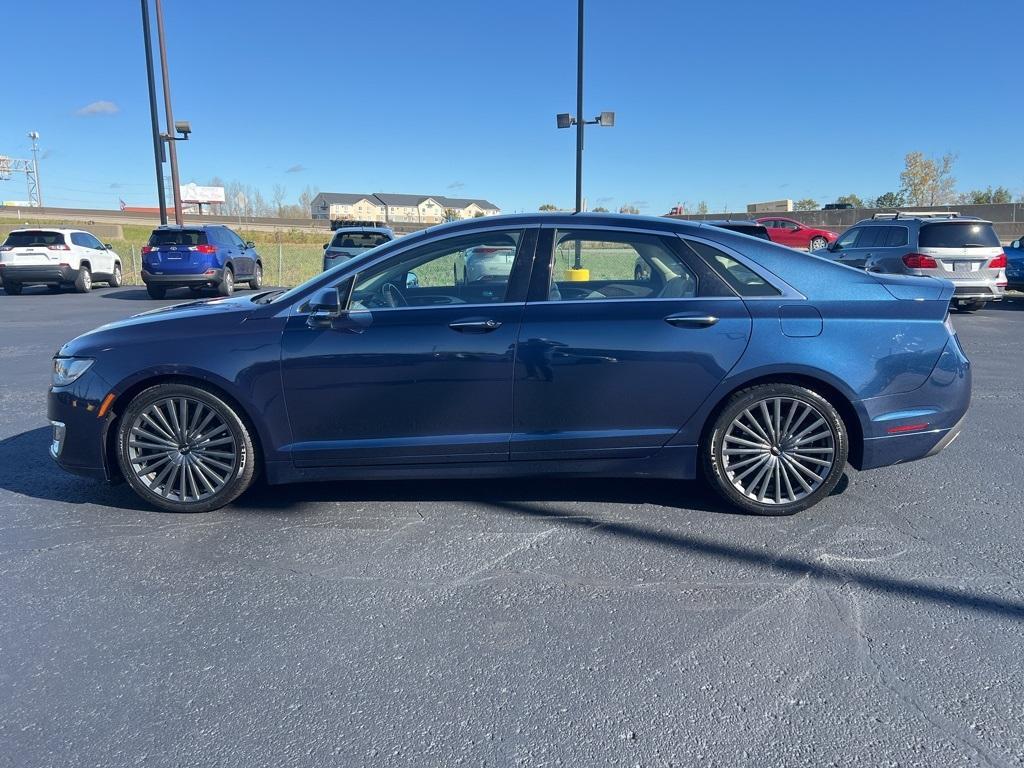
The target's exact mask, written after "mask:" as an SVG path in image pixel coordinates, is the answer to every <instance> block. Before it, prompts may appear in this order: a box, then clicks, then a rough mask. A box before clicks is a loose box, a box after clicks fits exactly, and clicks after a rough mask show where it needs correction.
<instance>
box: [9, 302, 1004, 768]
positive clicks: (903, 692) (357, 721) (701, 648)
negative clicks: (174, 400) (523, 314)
mask: <svg viewBox="0 0 1024 768" xmlns="http://www.w3.org/2000/svg"><path fill="white" fill-rule="evenodd" d="M186 296H187V293H185V294H183V295H182V296H181V297H180V298H178V299H176V300H184V298H185V297H186ZM173 301H174V300H173V299H172V300H168V301H162V302H157V301H151V300H149V299H148V298H146V296H145V293H144V291H143V290H141V289H138V288H124V289H120V290H111V289H106V288H101V289H98V290H96V291H94V292H93V293H92V294H90V295H76V294H61V295H50V294H48V293H46V292H39V291H32V292H29V291H26V294H25V295H23V296H20V297H13V296H5V295H3V294H2V293H0V334H2V335H0V371H2V373H0V383H2V387H0V584H2V589H0V617H2V618H3V620H2V622H0V744H2V745H3V747H0V765H4V766H51V765H52V766H78V765H82V766H84V765H96V766H112V765H125V764H129V763H131V764H135V763H143V764H149V765H175V766H199V765H218V766H246V767H247V768H248V767H249V766H254V765H267V766H270V765H273V766H277V765H282V766H283V765H288V766H305V765H309V766H314V765H315V766H319V765H328V764H338V765H358V766H362V765H416V766H423V765H457V764H466V765H501V766H503V765H530V766H536V765H586V766H590V765H614V766H623V765H628V766H634V765H641V766H663V765H677V766H678V765H702V766H703V765H721V766H732V765H787V766H798V765H799V766H824V765H942V766H960V765H965V766H966V765H995V766H1002V765H1021V764H1022V763H1024V696H1022V695H1021V691H1022V690H1024V665H1022V664H1021V659H1022V658H1024V632H1022V630H1024V590H1022V587H1024V564H1022V558H1021V543H1022V535H1021V530H1022V527H1021V517H1022V516H1024V502H1022V501H1021V493H1022V490H1024V482H1022V478H1024V408H1022V405H1021V404H1022V401H1024V357H1022V355H1021V340H1022V338H1024V299H1020V298H1018V299H1015V300H1010V301H1006V302H1004V303H1003V304H1002V305H997V306H995V307H993V308H991V309H986V310H984V311H982V312H979V313H977V314H974V315H963V314H961V315H955V316H954V322H955V324H956V326H957V328H958V331H959V333H960V336H961V339H962V342H963V345H964V347H965V348H966V351H967V353H968V355H969V356H970V357H971V359H972V361H973V364H974V384H975V391H974V400H973V404H972V406H971V411H970V413H969V416H968V423H967V426H966V429H965V432H964V434H963V435H962V436H961V438H960V439H959V440H957V441H956V442H955V443H953V445H951V446H950V447H949V448H948V449H947V450H946V451H945V452H944V453H942V454H940V455H939V456H937V457H935V458H932V459H928V460H925V461H921V462H918V463H914V464H908V465H905V466H898V467H893V468H888V469H881V470H875V471H873V472H868V473H863V474H859V473H856V472H854V471H853V470H850V471H849V472H848V475H847V481H845V482H843V483H841V484H840V488H839V491H838V492H837V493H836V494H835V495H833V496H832V497H831V498H829V499H827V500H826V501H825V502H824V503H822V504H820V505H819V506H817V507H815V508H813V509H811V510H809V511H807V512H804V513H801V514H799V515H797V516H795V517H792V518H756V517H748V516H744V515H740V514H735V513H732V512H730V511H729V510H728V509H727V508H726V507H724V506H723V505H722V504H721V503H720V502H719V501H717V499H716V498H714V497H712V496H711V495H710V494H709V493H708V492H706V491H705V490H703V489H702V487H701V486H700V485H698V484H674V483H655V482H642V481H628V482H627V481H600V482H595V481H593V480H586V481H573V480H559V481H525V482H524V481H515V482H509V481H502V482H495V481H479V482H466V481H451V482H448V481H445V482H440V481H436V482H421V481H416V482H375V483H370V482H366V483H337V484H324V485H307V486H293V487H285V488H276V487H275V488H268V487H266V486H262V485H257V486H256V487H255V488H253V489H251V490H250V491H249V492H247V493H246V494H245V495H244V496H242V497H241V499H240V500H239V501H238V502H236V503H235V504H234V505H233V506H231V507H230V508H228V509H226V510H223V511H220V512H213V513H209V514H205V515H194V516H176V515H169V514H166V513H158V512H155V511H152V510H150V509H146V508H144V507H143V506H142V504H141V502H139V501H138V500H137V499H136V497H135V496H134V495H133V494H132V493H131V492H130V491H129V490H128V489H127V487H125V486H115V487H107V486H104V485H101V484H96V483H93V482H91V481H86V480H81V479H78V478H75V477H72V476H70V475H66V474H64V473H63V472H62V471H60V470H59V469H58V468H57V467H56V466H55V465H53V464H52V463H51V462H50V459H49V457H48V456H47V446H48V444H49V430H48V428H47V426H46V424H47V422H46V411H45V397H46V387H47V384H48V381H49V371H50V368H49V360H50V357H51V355H52V354H53V352H54V351H55V350H56V349H57V348H58V347H59V345H60V344H61V343H62V342H63V341H65V340H67V339H69V338H71V337H73V336H75V335H77V334H79V333H81V332H83V331H86V330H88V329H90V328H92V327H94V326H96V325H99V324H102V323H104V322H109V321H111V320H114V319H117V318H120V317H124V316H126V315H128V314H132V313H135V312H141V311H144V310H147V309H151V308H153V307H155V306H160V305H163V304H169V303H173Z"/></svg>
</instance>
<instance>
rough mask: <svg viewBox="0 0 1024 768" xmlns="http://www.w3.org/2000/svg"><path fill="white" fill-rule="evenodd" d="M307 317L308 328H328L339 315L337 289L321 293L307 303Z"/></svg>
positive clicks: (339, 300)
mask: <svg viewBox="0 0 1024 768" xmlns="http://www.w3.org/2000/svg"><path fill="white" fill-rule="evenodd" d="M309 310H310V314H309V317H308V318H306V325H308V326H309V327H310V328H330V327H331V323H333V322H334V320H335V319H336V318H337V317H338V316H339V315H340V314H341V296H340V294H339V293H338V289H337V288H328V289H327V290H325V291H321V292H320V293H318V294H317V295H316V296H314V297H313V298H312V299H310V302H309Z"/></svg>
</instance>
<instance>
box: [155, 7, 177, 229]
mask: <svg viewBox="0 0 1024 768" xmlns="http://www.w3.org/2000/svg"><path fill="white" fill-rule="evenodd" d="M155 2H156V34H157V42H158V43H159V45H160V70H161V73H162V74H163V86H164V111H165V112H166V116H167V117H166V119H167V136H166V139H167V154H168V158H169V159H170V161H171V192H172V193H173V194H174V223H175V224H177V225H178V226H179V227H180V226H181V225H182V223H183V217H182V212H181V186H180V184H179V181H178V150H177V148H176V147H175V145H174V142H175V138H174V134H173V133H171V132H172V131H173V130H174V112H173V111H172V110H171V78H170V74H169V73H168V71H167V45H166V43H165V41H164V9H163V2H162V0H155Z"/></svg>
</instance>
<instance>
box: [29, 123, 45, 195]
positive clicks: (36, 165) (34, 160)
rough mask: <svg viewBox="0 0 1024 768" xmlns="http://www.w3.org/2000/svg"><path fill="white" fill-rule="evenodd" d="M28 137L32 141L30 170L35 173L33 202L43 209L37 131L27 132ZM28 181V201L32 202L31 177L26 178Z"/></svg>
mask: <svg viewBox="0 0 1024 768" xmlns="http://www.w3.org/2000/svg"><path fill="white" fill-rule="evenodd" d="M28 137H29V138H30V139H31V140H32V168H33V170H34V171H35V173H34V174H33V175H34V176H35V185H36V189H35V192H36V194H35V201H36V205H37V206H38V207H39V208H42V207H43V185H42V182H40V181H39V144H38V141H39V131H29V132H28ZM28 179H29V190H28V193H29V200H32V176H28Z"/></svg>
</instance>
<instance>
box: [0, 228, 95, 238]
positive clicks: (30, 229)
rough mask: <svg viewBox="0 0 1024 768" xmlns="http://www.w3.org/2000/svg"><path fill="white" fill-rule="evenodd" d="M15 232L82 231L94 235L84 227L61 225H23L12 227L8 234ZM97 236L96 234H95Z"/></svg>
mask: <svg viewBox="0 0 1024 768" xmlns="http://www.w3.org/2000/svg"><path fill="white" fill-rule="evenodd" d="M15 232H60V233H61V234H65V235H68V234H71V233H72V232H81V233H82V234H85V235H92V232H89V231H87V230H84V229H62V228H61V227H21V228H20V229H12V230H11V231H10V232H9V233H8V234H10V235H13V234H14V233H15ZM93 237H95V235H93Z"/></svg>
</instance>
